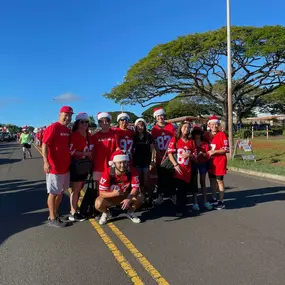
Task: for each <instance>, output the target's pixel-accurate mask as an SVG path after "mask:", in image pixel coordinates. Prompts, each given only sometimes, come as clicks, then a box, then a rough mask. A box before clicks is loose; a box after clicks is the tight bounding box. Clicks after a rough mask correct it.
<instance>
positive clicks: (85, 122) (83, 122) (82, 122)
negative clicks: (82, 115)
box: [79, 120, 89, 124]
mask: <svg viewBox="0 0 285 285" xmlns="http://www.w3.org/2000/svg"><path fill="white" fill-rule="evenodd" d="M79 122H80V124H89V121H85V120H81V121H79Z"/></svg>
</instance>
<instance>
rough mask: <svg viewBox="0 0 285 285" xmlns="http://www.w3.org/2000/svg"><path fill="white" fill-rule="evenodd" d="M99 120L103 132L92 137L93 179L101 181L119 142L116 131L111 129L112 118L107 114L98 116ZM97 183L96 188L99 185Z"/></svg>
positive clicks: (101, 113)
mask: <svg viewBox="0 0 285 285" xmlns="http://www.w3.org/2000/svg"><path fill="white" fill-rule="evenodd" d="M97 120H98V123H99V126H100V128H101V130H100V131H99V132H97V133H95V134H94V135H93V136H92V139H91V140H92V144H93V153H94V155H93V179H94V180H95V181H96V182H98V183H99V180H100V178H101V176H102V174H103V172H104V171H105V169H106V168H108V166H109V165H108V163H109V161H110V158H111V155H112V154H113V152H114V151H115V150H116V147H117V140H116V134H115V131H114V130H112V129H111V128H110V125H111V121H112V116H111V115H110V114H109V113H107V112H100V113H98V114H97ZM98 183H96V186H97V184H98Z"/></svg>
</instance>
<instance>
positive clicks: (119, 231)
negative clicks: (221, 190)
mask: <svg viewBox="0 0 285 285" xmlns="http://www.w3.org/2000/svg"><path fill="white" fill-rule="evenodd" d="M44 178H45V177H44V174H43V171H42V160H41V157H40V153H39V152H38V151H37V150H36V149H35V148H33V159H31V160H29V159H28V160H25V161H22V160H21V149H20V147H19V145H17V144H16V143H0V284H3V285H28V284H34V285H45V284H55V285H57V284H61V285H65V284H66V285H73V284H86V285H89V284H90V285H91V284H102V285H105V284H120V285H124V284H177V285H190V284H195V285H196V284H197V285H200V284H201V285H202V284H203V285H208V284H211V285H212V284H227V285H228V284H248V285H252V284H280V285H281V284H282V285H283V284H284V278H285V271H284V265H285V254H284V252H285V223H284V216H285V202H284V198H285V187H284V186H283V185H282V184H281V183H275V182H272V181H266V180H261V179H255V178H252V177H247V176H242V175H240V174H233V173H230V174H228V175H227V177H226V185H227V186H228V189H227V193H226V207H227V208H226V209H225V210H223V211H211V212H201V213H200V215H194V214H193V213H190V214H189V217H187V218H182V219H180V218H176V217H175V215H174V211H173V207H172V205H171V203H170V202H165V204H164V205H163V206H160V207H157V208H155V209H154V210H152V211H149V212H144V213H141V216H142V220H143V223H141V224H139V225H135V224H132V223H131V221H129V220H127V219H125V218H124V217H123V216H122V215H120V216H119V217H118V218H116V219H115V220H114V221H113V224H111V225H106V226H103V227H101V226H99V225H98V224H97V223H96V222H95V221H91V222H92V223H91V222H89V221H85V222H82V223H76V224H73V225H72V226H70V227H67V228H64V229H54V228H49V227H47V225H46V219H47V216H48V214H47V206H46V197H47V195H46V190H45V181H44ZM62 212H64V213H66V214H67V213H68V196H66V197H65V199H64V201H63V205H62ZM102 230H103V231H102ZM108 237H109V239H108Z"/></svg>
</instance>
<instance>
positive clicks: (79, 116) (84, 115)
mask: <svg viewBox="0 0 285 285" xmlns="http://www.w3.org/2000/svg"><path fill="white" fill-rule="evenodd" d="M80 120H86V121H89V116H88V114H87V113H78V114H77V115H76V117H75V121H80Z"/></svg>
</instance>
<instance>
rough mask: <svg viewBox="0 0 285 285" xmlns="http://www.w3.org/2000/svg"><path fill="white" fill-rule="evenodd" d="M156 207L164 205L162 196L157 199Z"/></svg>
mask: <svg viewBox="0 0 285 285" xmlns="http://www.w3.org/2000/svg"><path fill="white" fill-rule="evenodd" d="M154 203H155V204H156V205H161V204H162V203H163V197H162V195H158V197H157V199H156V200H155V202H154Z"/></svg>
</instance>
